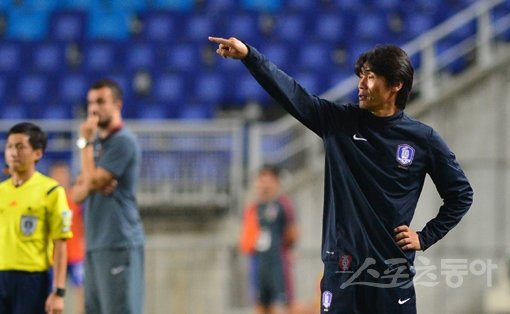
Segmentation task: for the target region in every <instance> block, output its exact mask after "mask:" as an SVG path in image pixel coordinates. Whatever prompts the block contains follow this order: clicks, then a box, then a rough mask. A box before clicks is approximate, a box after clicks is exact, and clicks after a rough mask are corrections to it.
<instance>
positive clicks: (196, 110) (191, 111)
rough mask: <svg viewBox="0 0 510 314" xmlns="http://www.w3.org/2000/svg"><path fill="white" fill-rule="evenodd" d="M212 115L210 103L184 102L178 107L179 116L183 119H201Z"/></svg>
mask: <svg viewBox="0 0 510 314" xmlns="http://www.w3.org/2000/svg"><path fill="white" fill-rule="evenodd" d="M213 116H214V113H213V107H212V106H211V104H204V103H196V104H186V105H185V106H182V107H181V108H180V112H179V118H180V119H184V120H203V119H210V118H212V117H213Z"/></svg>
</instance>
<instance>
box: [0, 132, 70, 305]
mask: <svg viewBox="0 0 510 314" xmlns="http://www.w3.org/2000/svg"><path fill="white" fill-rule="evenodd" d="M46 143H47V138H46V135H45V133H44V132H43V131H42V130H41V129H40V128H39V127H38V126H37V125H34V124H32V123H19V124H16V125H15V126H13V127H12V128H11V129H10V130H9V132H8V134H7V142H6V147H5V161H6V163H7V165H8V173H9V174H10V178H8V179H6V180H5V181H3V182H1V183H0V239H1V241H0V313H9V314H39V313H41V314H42V313H52V314H57V313H62V311H63V309H64V295H65V282H66V264H67V248H66V239H69V238H71V237H72V233H71V212H70V210H69V205H68V204H67V199H66V194H65V191H64V188H63V187H61V186H59V184H58V183H57V181H55V180H54V179H51V178H49V177H47V176H45V175H43V174H41V173H40V172H38V171H37V170H36V163H37V161H39V159H41V158H42V156H43V154H44V150H45V148H46ZM52 264H53V283H52V282H51V279H50V278H51V277H50V273H49V269H50V267H51V266H52ZM52 288H53V289H52Z"/></svg>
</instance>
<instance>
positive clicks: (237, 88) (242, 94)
mask: <svg viewBox="0 0 510 314" xmlns="http://www.w3.org/2000/svg"><path fill="white" fill-rule="evenodd" d="M233 85H234V86H233V91H234V99H235V100H236V101H238V102H247V101H253V100H256V101H260V102H265V101H266V100H268V99H269V96H268V94H267V93H266V91H265V90H264V89H263V88H262V87H261V86H260V85H259V83H258V82H257V81H256V80H255V79H254V78H253V77H252V76H251V75H250V74H248V73H244V74H242V75H240V77H239V78H238V79H236V80H235V82H234V84H233Z"/></svg>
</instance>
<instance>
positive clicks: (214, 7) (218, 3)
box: [200, 0, 239, 12]
mask: <svg viewBox="0 0 510 314" xmlns="http://www.w3.org/2000/svg"><path fill="white" fill-rule="evenodd" d="M200 8H201V9H203V11H205V12H218V11H229V12H238V11H239V4H238V1H237V0H203V1H202V4H201V7H200Z"/></svg>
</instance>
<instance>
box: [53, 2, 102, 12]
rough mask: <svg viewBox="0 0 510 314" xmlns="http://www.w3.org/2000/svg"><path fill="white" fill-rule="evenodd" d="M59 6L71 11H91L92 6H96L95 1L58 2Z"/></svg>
mask: <svg viewBox="0 0 510 314" xmlns="http://www.w3.org/2000/svg"><path fill="white" fill-rule="evenodd" d="M59 3H60V5H61V6H62V8H71V9H83V10H85V9H91V8H92V7H93V6H95V5H97V2H96V1H95V0H60V2H59Z"/></svg>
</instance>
